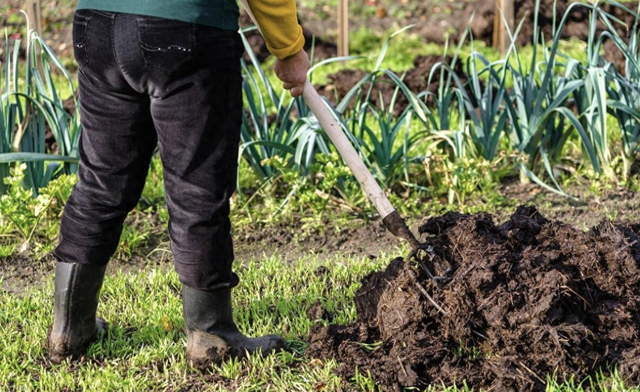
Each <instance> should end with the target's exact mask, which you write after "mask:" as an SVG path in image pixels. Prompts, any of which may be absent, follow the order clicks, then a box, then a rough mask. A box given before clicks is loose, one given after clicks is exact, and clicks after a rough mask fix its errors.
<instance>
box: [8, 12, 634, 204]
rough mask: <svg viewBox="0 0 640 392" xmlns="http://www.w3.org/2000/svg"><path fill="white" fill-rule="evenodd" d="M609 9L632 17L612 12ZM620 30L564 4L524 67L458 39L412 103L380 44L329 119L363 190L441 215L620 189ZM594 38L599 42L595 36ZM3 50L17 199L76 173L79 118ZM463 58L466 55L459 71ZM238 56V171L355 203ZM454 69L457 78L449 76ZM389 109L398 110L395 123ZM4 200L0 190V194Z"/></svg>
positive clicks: (625, 181) (70, 82) (55, 70)
mask: <svg viewBox="0 0 640 392" xmlns="http://www.w3.org/2000/svg"><path fill="white" fill-rule="evenodd" d="M609 3H610V6H613V7H616V8H617V9H619V10H623V11H624V12H626V13H629V14H631V15H634V17H636V16H637V14H636V13H635V11H633V10H630V9H628V8H626V6H624V5H623V4H619V3H615V2H609ZM537 7H539V4H538V3H537V4H536V9H537ZM578 7H581V8H586V9H588V10H589V15H590V19H591V21H590V22H591V23H590V31H589V34H588V37H587V42H586V45H585V48H586V50H585V51H586V57H585V58H581V59H576V58H571V57H570V56H569V55H567V54H566V53H563V51H562V45H561V42H562V41H561V40H560V38H559V37H561V32H562V29H563V26H564V24H565V22H566V20H567V17H568V15H570V13H571V12H572V10H573V9H574V8H578ZM536 17H537V12H536ZM636 21H637V17H636ZM621 23H623V22H622V21H621V20H620V19H618V18H616V17H614V16H612V15H611V14H609V13H606V12H604V11H603V10H602V9H601V8H600V7H599V6H598V3H596V4H583V3H573V4H571V5H570V6H569V7H568V8H567V10H566V13H565V14H564V16H561V17H559V19H558V23H554V25H557V29H555V30H554V32H553V37H552V38H553V39H552V40H550V41H545V38H546V37H542V36H541V34H540V32H539V31H538V30H534V34H533V41H534V42H535V43H538V44H537V45H533V54H532V56H531V57H530V58H529V57H527V58H526V59H525V58H524V56H523V55H522V54H521V49H522V48H520V47H517V46H516V45H515V44H514V45H512V46H511V47H510V48H509V51H508V53H507V54H506V55H505V56H504V57H503V58H501V59H500V60H498V61H489V60H488V59H487V58H486V57H485V56H483V55H482V54H481V53H480V52H477V51H475V50H474V42H473V38H472V37H465V38H463V39H461V40H460V44H459V46H458V47H457V48H456V49H455V50H454V52H455V53H454V54H453V56H448V57H443V58H447V59H449V60H448V61H447V62H444V61H443V62H440V63H438V64H436V65H435V66H434V67H432V69H431V71H430V74H429V75H428V83H427V85H431V81H436V80H437V81H438V82H439V84H438V86H439V87H438V89H437V90H436V91H430V90H425V91H411V89H410V88H409V87H408V86H407V85H406V84H405V83H404V81H403V75H401V74H397V73H394V72H393V71H391V70H388V69H383V68H382V64H383V60H384V58H385V56H386V53H387V50H388V48H389V45H391V44H393V40H397V39H401V36H399V35H400V34H401V33H402V32H403V31H399V32H398V33H396V34H394V35H392V36H391V37H390V38H389V39H388V40H387V41H386V42H385V43H384V45H383V46H382V48H381V50H380V53H379V55H378V58H377V61H376V62H375V65H374V66H373V68H372V69H371V70H370V71H368V72H367V73H366V74H365V76H364V77H363V78H362V79H361V80H359V81H358V82H357V83H356V84H355V85H354V86H353V88H351V90H350V91H349V92H348V93H347V94H346V95H344V96H342V97H336V99H337V102H336V105H335V108H334V111H335V113H336V117H337V119H339V121H340V123H341V124H342V126H343V128H344V130H345V132H346V133H347V135H348V137H349V138H350V139H351V141H352V142H353V144H354V145H355V146H356V148H357V150H359V151H360V152H361V154H362V158H363V159H364V161H365V163H366V164H367V165H368V167H369V168H370V170H371V171H372V172H373V174H374V176H375V177H376V178H377V179H378V180H379V181H380V182H381V184H382V185H383V187H385V188H387V189H390V190H393V191H395V193H399V191H419V192H426V193H429V194H430V195H435V194H443V193H448V195H449V200H450V201H454V200H456V199H458V200H462V198H463V197H464V196H465V195H468V194H470V193H471V192H473V191H476V190H478V189H484V188H485V187H488V186H489V187H490V186H492V185H495V184H496V183H498V182H499V181H500V179H501V178H502V177H504V176H507V175H514V174H518V173H519V174H520V176H521V178H522V179H523V180H531V181H534V182H536V183H538V184H539V185H541V186H543V187H546V188H548V189H551V190H553V191H555V192H559V193H563V191H562V183H563V181H565V179H566V178H575V177H576V176H577V177H580V178H583V179H585V180H587V181H599V182H603V181H604V182H607V183H615V184H618V185H623V186H628V187H632V186H633V184H634V182H633V181H632V179H633V174H635V172H634V170H635V166H634V164H635V163H636V162H637V160H638V141H639V139H640V111H639V108H640V86H639V85H638V84H639V82H640V65H639V59H640V55H639V53H638V50H639V49H638V44H639V42H638V39H639V38H640V31H639V30H638V24H637V22H636V23H635V24H634V25H633V26H628V31H629V33H628V36H624V37H623V36H621V35H620V34H619V33H618V31H619V30H620V29H619V25H620V24H621ZM534 25H536V26H537V19H536V20H535V21H534ZM597 25H598V26H605V27H606V29H605V30H604V31H601V29H598V30H597V29H596V26H597ZM519 29H520V26H518V27H517V28H516V30H515V31H514V32H513V36H514V42H515V37H516V36H517V35H518V32H519ZM606 40H610V41H611V42H613V43H614V44H615V46H616V48H617V49H618V50H619V51H620V52H621V53H622V54H623V55H624V58H625V67H624V69H616V68H615V67H614V66H613V65H612V64H611V63H607V62H606V61H605V60H604V58H603V57H602V55H601V53H602V47H603V43H604V42H605V41H606ZM6 42H7V50H6V51H5V53H6V56H5V57H6V58H5V59H4V60H3V62H2V63H0V71H1V72H0V91H1V93H2V94H1V100H0V179H4V178H7V177H8V176H9V173H10V167H11V166H12V165H15V164H16V163H18V162H22V163H26V171H25V176H24V185H25V186H26V187H27V188H30V189H32V191H33V194H34V195H37V194H38V192H39V189H41V188H42V187H44V186H46V185H47V184H48V183H49V181H51V180H52V179H54V178H56V177H57V176H58V175H60V174H73V173H74V172H75V170H76V169H77V160H78V143H79V135H80V133H81V125H80V120H79V111H78V109H77V108H78V105H73V107H74V109H73V110H72V111H71V112H69V111H68V110H67V109H65V105H64V99H63V98H66V97H69V96H72V99H74V100H75V94H74V84H75V83H74V78H73V77H72V76H71V75H70V74H69V73H68V72H67V71H66V70H65V68H64V66H63V65H62V63H61V62H60V61H59V60H58V59H57V58H56V55H55V53H54V52H53V50H51V48H49V47H48V46H47V45H46V44H45V43H44V40H43V39H42V38H41V37H38V36H37V35H35V34H33V33H32V34H30V35H29V36H28V42H27V43H26V48H27V50H26V54H25V55H24V56H22V55H21V51H20V43H19V42H15V43H14V45H13V47H12V48H9V47H8V46H9V43H8V42H9V40H8V39H7V40H6ZM245 43H246V45H247V48H250V45H249V43H248V41H246V40H245ZM463 45H465V46H470V48H471V54H470V55H469V56H467V57H465V58H462V56H461V55H460V53H461V52H460V50H461V48H462V47H463ZM247 52H248V54H249V58H250V61H246V62H244V61H243V69H244V73H245V78H244V84H243V88H244V92H245V112H244V116H243V122H242V144H241V146H240V150H241V153H242V157H243V158H244V162H243V164H248V166H249V167H250V168H251V169H252V171H253V173H254V175H255V177H256V178H257V179H258V180H259V181H260V182H261V184H268V183H269V184H272V183H274V182H276V181H275V179H282V178H286V181H281V182H280V183H281V184H286V186H285V187H280V188H278V190H279V191H283V190H284V191H285V192H284V194H285V195H286V194H287V193H288V195H289V196H291V195H294V194H295V193H296V191H297V190H299V189H300V187H304V186H310V187H313V188H314V189H315V188H317V189H320V191H321V192H324V193H325V194H326V195H332V196H334V197H335V196H336V195H337V196H338V197H341V198H342V199H344V200H346V201H347V202H353V203H356V204H358V203H363V202H364V201H363V199H362V197H361V196H360V190H359V187H358V184H357V183H356V182H355V180H353V179H352V178H351V176H350V175H349V173H348V170H346V168H345V167H344V166H342V162H341V160H340V159H339V157H338V156H337V154H336V153H335V149H334V148H333V146H332V145H331V144H330V142H329V141H328V139H327V137H326V135H325V134H324V132H323V131H322V129H321V128H320V126H319V124H318V122H317V120H316V119H315V117H314V116H313V115H312V113H310V111H309V110H308V108H307V107H306V105H305V104H304V103H303V101H301V100H299V99H293V100H292V99H289V98H288V97H287V96H286V94H285V92H282V90H281V89H280V88H279V87H275V86H274V85H272V83H271V81H270V80H273V78H272V77H270V76H268V75H267V73H265V71H263V69H262V68H261V66H260V64H259V62H258V60H257V59H256V58H255V57H254V56H253V52H252V51H251V50H248V51H247ZM348 60H349V59H344V58H342V59H340V58H333V59H329V60H325V61H323V62H320V63H318V64H316V65H314V67H313V68H312V69H311V71H310V78H311V79H313V76H314V73H320V72H322V67H323V66H324V65H326V64H327V63H330V62H336V61H345V62H346V61H348ZM461 66H462V68H463V69H464V75H463V76H462V77H461V76H460V75H459V73H457V72H455V71H454V69H456V68H458V69H459V68H460V67H461ZM60 74H62V75H63V77H62V78H60V76H59V75H60ZM61 80H62V81H63V83H61V82H60V81H61ZM381 83H386V84H391V85H392V86H393V92H394V93H393V94H392V95H391V97H390V98H387V99H386V100H385V98H384V97H382V96H377V95H376V94H378V93H379V89H377V87H376V86H379V85H380V84H381ZM400 100H402V101H404V102H405V103H406V104H405V105H403V106H404V108H403V109H402V110H401V111H398V102H399V101H400ZM48 132H50V133H51V134H52V135H53V138H54V139H55V146H56V148H55V151H52V145H53V144H52V143H51V142H50V141H48V140H47V134H48ZM7 186H8V185H7V184H4V182H3V181H0V194H2V193H5V192H6V189H7ZM286 198H287V197H285V199H286Z"/></svg>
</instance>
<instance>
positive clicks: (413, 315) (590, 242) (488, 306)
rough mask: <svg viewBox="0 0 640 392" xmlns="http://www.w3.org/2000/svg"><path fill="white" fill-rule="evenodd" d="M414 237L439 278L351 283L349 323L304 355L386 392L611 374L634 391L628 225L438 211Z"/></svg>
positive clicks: (635, 251)
mask: <svg viewBox="0 0 640 392" xmlns="http://www.w3.org/2000/svg"><path fill="white" fill-rule="evenodd" d="M420 232H421V233H423V234H425V235H426V236H427V238H426V240H427V242H428V243H429V244H430V245H431V247H432V252H431V253H430V255H431V257H432V258H433V262H434V263H435V265H436V266H437V265H440V266H442V268H441V269H438V268H432V270H434V271H433V272H435V273H439V275H442V276H443V278H442V280H440V281H438V282H439V283H434V281H433V280H431V279H430V278H429V277H428V276H427V273H426V272H425V270H424V269H422V268H418V267H414V266H412V265H410V264H407V263H405V262H404V261H403V260H401V259H397V260H393V261H392V262H391V263H390V265H389V266H388V268H387V269H386V270H384V271H381V272H375V273H372V274H371V275H369V276H367V277H366V278H365V279H363V281H362V288H361V289H360V290H359V291H358V292H357V293H356V299H355V301H356V309H357V321H356V322H354V323H353V324H350V325H347V326H339V325H331V326H329V327H322V326H316V327H314V328H312V331H311V333H310V336H309V341H310V346H309V348H308V350H307V352H306V355H308V356H310V357H321V358H326V357H335V358H336V359H338V360H339V361H340V362H341V363H343V365H342V367H341V368H340V372H341V373H342V374H343V375H344V376H346V377H351V376H353V375H354V374H355V371H356V368H357V369H358V371H359V372H360V373H365V374H366V372H367V371H370V372H371V374H372V375H373V377H374V378H375V379H376V380H377V381H379V382H380V383H381V385H382V386H383V389H384V390H386V391H400V390H401V388H402V387H419V388H422V387H426V386H427V385H429V384H433V383H441V382H443V383H445V384H447V385H451V384H458V385H461V382H462V381H463V380H466V381H467V383H468V385H469V386H471V387H473V388H485V389H490V390H500V391H544V390H545V385H546V377H547V375H551V374H555V375H556V376H557V377H558V379H559V380H567V379H569V378H570V377H572V376H573V377H575V378H576V380H582V379H583V378H584V377H586V376H589V375H594V374H595V372H597V371H599V370H601V369H602V370H604V372H605V373H606V372H607V371H608V370H609V369H610V367H611V366H617V367H618V368H619V370H620V373H621V374H622V376H623V377H625V379H626V380H627V381H628V385H637V384H638V382H640V359H639V358H640V349H639V348H638V347H640V341H639V340H638V339H639V333H640V276H639V273H640V242H638V240H639V239H640V236H639V232H640V225H631V224H627V225H623V224H613V223H611V222H609V221H603V222H602V223H601V224H599V225H597V226H596V227H594V228H593V229H592V230H590V231H589V232H584V231H582V230H579V229H576V228H575V227H572V226H570V225H567V224H565V223H562V222H560V221H552V220H548V219H546V218H544V217H543V216H542V215H541V214H540V213H539V212H538V211H537V210H536V209H535V208H534V207H520V208H518V209H517V210H516V212H515V213H514V214H513V215H512V216H511V217H510V218H509V219H508V220H507V221H506V222H505V223H503V224H501V225H496V224H495V223H494V220H493V217H492V216H491V215H489V214H485V213H480V214H476V215H465V214H459V213H448V214H445V215H443V216H440V217H435V218H431V219H429V220H428V221H427V222H426V223H425V224H423V225H422V226H421V227H420ZM447 268H449V269H450V270H447ZM413 276H416V277H417V278H416V279H414V278H413ZM416 282H417V283H418V284H419V285H420V286H422V287H423V288H424V289H425V290H426V292H427V293H428V294H429V295H430V296H431V297H432V298H433V300H434V301H435V302H436V303H437V304H439V306H441V307H442V309H443V310H444V311H445V312H446V315H443V314H442V313H440V311H439V310H438V309H437V307H436V306H434V305H433V304H432V303H431V302H430V301H429V300H427V298H426V296H424V295H423V294H422V293H421V292H420V290H419V289H418V288H417V286H416Z"/></svg>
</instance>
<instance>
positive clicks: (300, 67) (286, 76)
mask: <svg viewBox="0 0 640 392" xmlns="http://www.w3.org/2000/svg"><path fill="white" fill-rule="evenodd" d="M309 66H310V64H309V56H308V55H307V53H306V52H305V51H304V50H301V51H300V52H298V53H296V54H294V55H293V56H290V57H287V58H285V59H278V60H276V63H275V66H274V71H275V73H276V76H277V77H278V78H279V79H280V80H281V81H282V87H283V88H284V89H286V90H289V91H290V92H291V95H292V96H294V97H298V96H300V95H302V91H303V90H304V84H305V82H306V80H307V71H308V70H309Z"/></svg>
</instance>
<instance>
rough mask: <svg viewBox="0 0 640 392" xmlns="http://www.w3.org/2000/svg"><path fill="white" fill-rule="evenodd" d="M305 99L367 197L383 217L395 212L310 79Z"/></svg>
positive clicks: (307, 83) (305, 86)
mask: <svg viewBox="0 0 640 392" xmlns="http://www.w3.org/2000/svg"><path fill="white" fill-rule="evenodd" d="M302 97H303V98H304V101H305V102H306V103H307V106H309V109H311V111H312V112H313V114H315V115H316V118H317V119H318V122H319V123H320V125H321V126H322V128H323V129H324V131H325V132H326V133H327V135H328V136H329V139H331V142H333V144H334V145H335V146H336V149H337V150H338V153H340V156H341V157H342V159H344V161H345V162H346V163H347V166H349V169H351V172H352V173H353V175H354V176H355V177H356V179H357V180H358V182H360V185H361V186H362V189H364V192H365V193H366V194H367V197H368V198H369V200H371V202H372V203H373V205H374V206H375V207H376V209H377V210H378V213H379V214H380V216H381V217H382V218H385V217H386V216H387V215H389V214H391V213H393V212H394V211H395V208H393V206H392V205H391V203H390V202H389V199H388V198H387V195H385V194H384V192H383V191H382V189H381V188H380V185H378V183H377V182H376V180H375V179H374V178H373V176H372V175H371V172H369V169H367V167H366V166H365V164H364V162H362V159H361V158H360V155H358V153H357V152H356V150H355V148H353V146H352V145H351V143H350V142H349V139H347V136H346V135H345V134H344V132H343V131H342V128H341V127H340V125H339V124H338V121H337V120H336V118H335V117H334V115H333V112H332V111H331V110H329V108H328V107H327V105H326V103H325V101H323V100H322V98H320V95H318V92H317V91H316V89H315V88H314V87H313V85H311V83H310V82H309V80H307V81H306V83H305V85H304V92H303V93H302Z"/></svg>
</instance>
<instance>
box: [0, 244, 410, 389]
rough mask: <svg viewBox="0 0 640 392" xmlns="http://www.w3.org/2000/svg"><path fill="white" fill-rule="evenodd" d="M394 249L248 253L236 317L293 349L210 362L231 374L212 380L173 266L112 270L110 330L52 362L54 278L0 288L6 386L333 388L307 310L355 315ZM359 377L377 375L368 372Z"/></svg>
mask: <svg viewBox="0 0 640 392" xmlns="http://www.w3.org/2000/svg"><path fill="white" fill-rule="evenodd" d="M399 251H400V250H398V252H399ZM390 257H391V256H384V255H383V256H382V257H380V258H378V259H377V261H376V262H371V260H369V259H366V258H362V259H345V258H335V259H332V260H330V261H325V262H321V261H320V260H319V259H318V258H317V257H315V256H308V257H306V258H304V259H300V260H297V261H295V262H293V263H292V264H291V265H290V266H288V267H287V266H285V265H283V262H282V261H281V260H279V259H278V258H277V257H262V258H259V259H257V260H252V261H249V262H247V263H246V265H244V266H243V267H241V268H240V271H239V273H240V275H241V277H242V283H241V285H240V286H239V287H238V288H237V289H235V291H234V294H235V297H234V305H235V309H236V314H235V316H236V320H237V322H238V324H239V325H240V327H241V329H242V330H244V331H245V333H247V334H249V335H254V336H255V335H260V334H266V333H281V334H282V335H283V336H284V337H285V338H286V339H287V340H288V343H289V345H290V347H291V348H292V350H291V352H287V353H281V354H277V355H274V356H270V357H267V358H264V359H263V358H251V359H250V360H249V361H248V363H246V364H240V363H238V362H228V363H225V364H224V365H223V366H222V367H221V368H216V369H212V371H214V372H216V373H219V374H220V375H221V376H222V377H224V378H225V379H226V381H225V382H223V383H222V385H215V384H211V385H208V384H207V383H206V382H205V381H203V380H201V379H206V378H207V377H208V376H207V374H206V372H205V373H204V374H200V373H197V372H194V371H192V370H190V369H189V368H188V367H187V365H186V363H185V360H184V347H185V337H184V334H183V333H182V328H183V326H184V323H183V320H182V313H181V312H182V308H181V301H180V297H179V293H180V283H179V281H178V279H177V275H176V274H175V272H173V271H171V272H170V273H165V271H162V270H157V269H147V270H143V271H140V272H139V273H135V274H124V273H117V274H111V275H108V276H107V278H106V281H105V284H104V287H103V290H102V292H101V301H100V306H99V310H98V312H99V314H100V315H102V316H103V317H104V318H105V319H107V320H108V321H109V323H110V329H109V332H108V333H107V334H106V335H103V336H102V337H101V339H100V340H99V342H98V343H96V344H94V345H92V346H91V347H90V349H89V352H88V354H87V358H86V361H85V362H83V363H81V364H74V363H63V364H61V365H56V366H51V365H50V364H49V363H48V362H47V361H46V360H45V339H46V334H47V328H48V327H49V325H50V324H51V322H52V312H51V308H52V305H53V303H52V296H51V293H52V290H53V287H52V279H49V280H48V281H47V283H46V285H44V287H42V288H34V289H32V290H29V291H27V292H26V293H25V294H24V295H22V296H16V295H11V294H7V293H2V294H0V301H2V303H3V306H2V309H0V352H1V353H2V360H0V390H3V391H4V390H20V391H23V390H24V391H31V390H33V391H35V390H38V391H59V390H63V389H64V388H70V390H87V391H89V390H102V391H108V390H119V391H144V390H167V389H168V390H179V389H180V388H185V387H187V386H191V387H195V389H192V390H227V389H225V388H224V387H223V385H226V386H227V387H229V388H231V386H234V387H235V386H237V390H241V391H253V390H255V391H257V390H260V391H262V390H269V388H270V389H271V390H280V391H283V390H287V391H293V390H298V391H307V390H313V388H314V387H315V386H316V385H318V384H320V383H323V384H326V385H327V386H328V387H327V388H329V389H328V390H335V389H336V388H335V387H337V385H339V383H340V382H341V380H339V379H338V378H337V377H336V376H335V375H333V373H334V370H335V368H336V366H337V364H336V363H335V362H332V361H326V362H325V361H313V360H311V359H309V358H304V357H303V356H302V355H301V351H302V350H303V349H304V347H305V346H306V343H305V338H306V335H307V334H308V331H309V328H310V326H311V325H312V324H313V323H314V322H316V320H310V319H309V318H308V317H307V316H306V310H307V309H308V308H309V307H310V306H311V305H313V304H315V303H317V302H320V303H322V304H323V307H324V308H325V309H327V310H328V311H329V312H331V313H333V314H335V321H336V322H339V323H347V322H349V321H352V320H353V319H354V318H355V308H354V305H353V303H352V301H351V299H352V298H353V295H354V292H355V290H356V289H357V287H358V284H357V282H359V279H360V278H361V277H362V276H363V275H364V274H366V273H368V272H370V271H372V270H374V269H377V268H380V267H381V264H382V263H383V262H384V261H387V260H390ZM321 265H325V266H327V268H328V269H329V270H330V273H329V274H328V275H327V276H325V277H324V278H318V277H316V275H315V273H314V272H315V271H316V269H317V268H318V267H319V266H321ZM327 280H331V282H332V284H331V287H332V289H331V290H327ZM248 320H253V321H252V322H249V321H248ZM360 382H361V383H363V385H364V384H366V383H372V381H371V380H368V381H367V378H364V379H363V380H361V381H360ZM354 386H355V385H354ZM361 390H362V389H361Z"/></svg>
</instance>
